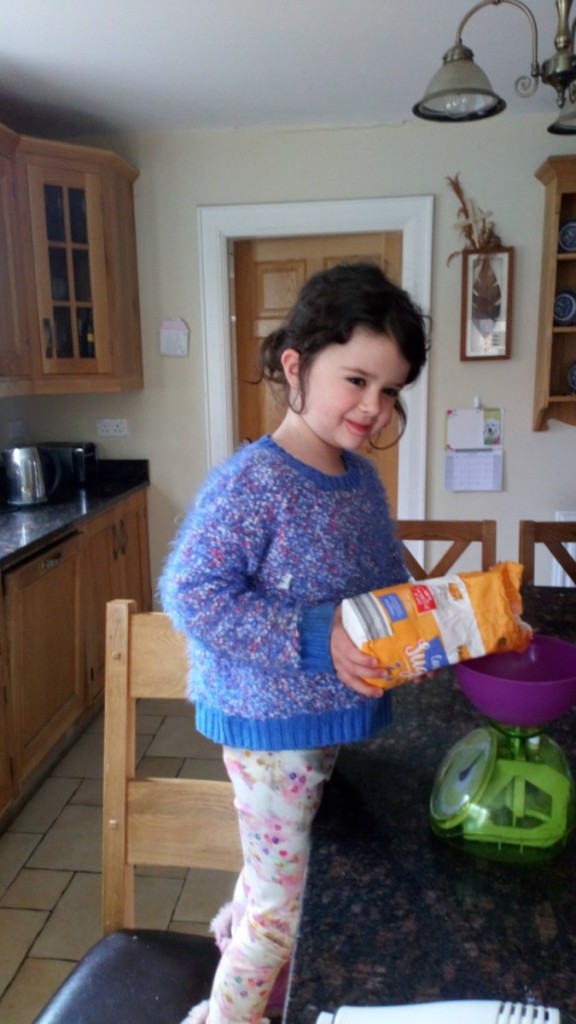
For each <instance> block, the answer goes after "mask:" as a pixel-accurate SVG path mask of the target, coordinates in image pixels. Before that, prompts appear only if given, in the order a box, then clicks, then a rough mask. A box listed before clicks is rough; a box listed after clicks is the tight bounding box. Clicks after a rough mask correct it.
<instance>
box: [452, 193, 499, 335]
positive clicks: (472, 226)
mask: <svg viewBox="0 0 576 1024" xmlns="http://www.w3.org/2000/svg"><path fill="white" fill-rule="evenodd" d="M446 180H447V181H448V184H449V185H450V188H451V189H452V191H453V192H454V194H455V195H456V197H457V198H458V199H459V201H460V206H459V209H458V223H457V224H456V225H455V227H457V228H458V230H459V231H460V233H461V234H462V235H463V236H464V238H465V239H466V245H464V247H463V248H462V249H459V250H457V251H456V252H453V253H451V254H450V256H449V257H448V261H447V262H448V264H449V263H450V261H451V260H452V259H453V258H454V256H457V255H459V254H460V253H462V252H466V251H473V252H477V253H478V257H477V258H476V259H474V260H473V264H472V266H473V279H472V303H471V310H470V315H471V319H472V322H473V323H474V325H475V327H476V328H477V330H478V332H479V333H480V335H481V337H482V338H483V340H484V343H485V344H486V345H487V344H488V343H489V340H490V338H491V336H492V332H493V331H494V328H495V326H496V324H497V322H498V320H499V318H500V313H501V309H502V292H501V288H500V284H499V282H498V278H497V277H496V274H495V273H494V270H493V267H492V264H491V260H490V255H491V254H492V253H494V252H497V251H498V250H499V249H502V240H501V238H500V236H499V235H498V233H497V232H496V225H495V224H494V221H493V220H489V217H491V216H492V211H489V212H488V213H484V211H483V210H481V209H480V207H479V206H477V205H476V203H475V202H474V200H473V199H468V198H467V196H466V195H465V193H464V189H463V188H462V185H461V183H460V176H459V175H458V174H457V175H456V176H455V177H454V178H450V177H448V178H447V179H446Z"/></svg>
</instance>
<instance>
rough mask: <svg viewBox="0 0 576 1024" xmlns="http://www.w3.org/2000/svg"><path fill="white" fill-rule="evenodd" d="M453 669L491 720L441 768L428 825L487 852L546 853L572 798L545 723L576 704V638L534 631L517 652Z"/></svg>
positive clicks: (570, 822)
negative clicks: (569, 639) (572, 640)
mask: <svg viewBox="0 0 576 1024" xmlns="http://www.w3.org/2000/svg"><path fill="white" fill-rule="evenodd" d="M456 677H457V680H458V683H459V685H460V687H461V689H462V690H463V692H464V693H465V694H466V696H467V697H468V698H469V700H470V701H471V702H472V703H473V704H474V705H475V707H477V708H478V710H479V711H481V712H482V713H483V714H484V715H485V717H486V719H487V723H486V725H485V726H481V727H479V728H476V729H473V730H472V732H470V733H468V735H466V736H464V737H463V738H462V739H460V740H458V742H457V743H455V745H454V746H453V747H451V749H450V750H449V751H448V753H447V754H446V755H445V757H444V758H443V760H442V762H441V764H440V767H439V768H438V771H437V774H436V778H435V780H434V785H433V788H432V794H431V797H430V823H431V826H432V829H433V831H434V833H435V834H436V835H438V836H441V837H443V838H445V839H446V840H448V841H449V842H450V843H451V844H453V845H456V846H458V847H460V848H462V849H464V850H466V851H468V852H470V853H474V854H475V855H476V856H480V857H486V858H489V859H491V860H499V861H510V862H514V863H526V864H528V863H538V862H541V861H545V860H549V859H551V858H552V857H554V856H555V855H556V854H557V853H559V852H560V851H561V850H562V849H563V848H564V847H565V845H566V843H567V841H568V839H569V836H570V834H571V832H572V831H573V829H574V826H575V823H576V797H575V786H574V779H573V776H572V773H571V770H570V766H569V764H568V761H567V759H566V757H565V755H564V753H563V751H562V749H561V747H560V746H559V745H558V743H556V742H555V741H554V740H553V739H551V737H550V736H548V735H547V734H546V732H545V731H544V728H545V726H546V725H547V724H548V723H549V722H551V721H553V720H554V719H555V718H557V717H559V716H560V715H562V714H564V713H565V712H566V711H568V710H569V709H570V707H571V706H572V705H573V704H574V703H576V646H575V645H574V644H570V643H567V642H565V641H563V640H557V639H555V638H554V637H539V636H536V637H535V638H534V639H533V641H532V642H531V644H530V646H529V647H528V648H527V650H526V651H524V652H522V653H516V652H514V653H508V654H496V655H489V656H487V657H484V658H476V659H473V660H471V661H467V662H461V663H460V664H459V665H457V666H456Z"/></svg>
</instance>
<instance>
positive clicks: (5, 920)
mask: <svg viewBox="0 0 576 1024" xmlns="http://www.w3.org/2000/svg"><path fill="white" fill-rule="evenodd" d="M175 704H176V702H175V701H167V702H165V703H163V702H162V701H141V702H140V704H139V707H138V747H139V749H138V756H139V758H140V761H139V772H140V773H141V774H144V775H164V776H169V775H182V776H186V777H188V778H210V779H212V778H214V779H219V778H225V772H224V768H223V766H222V761H221V750H220V747H218V746H216V745H215V744H213V743H210V742H209V741H208V740H206V739H204V738H203V737H202V736H199V735H198V733H197V732H196V731H195V729H194V716H193V710H192V709H191V708H190V707H189V706H188V705H186V704H185V703H184V702H182V704H180V703H178V704H177V708H176V712H175ZM102 748H103V720H102V716H100V717H99V718H98V719H96V720H95V721H94V723H93V724H92V725H91V726H90V727H89V729H88V730H87V732H85V733H84V735H83V736H81V737H80V739H79V740H78V741H77V743H76V744H75V746H74V747H73V748H72V749H71V750H70V751H69V752H68V754H67V755H66V756H65V757H64V759H63V760H62V761H61V762H60V763H59V764H58V765H57V767H56V768H55V770H54V771H53V773H52V774H51V775H50V777H49V778H47V779H46V781H45V782H44V784H43V785H42V787H41V789H39V790H38V792H37V793H36V794H35V795H34V796H33V797H32V799H31V800H30V802H29V803H28V804H27V805H26V807H24V808H23V810H22V811H21V813H20V814H19V815H18V817H17V818H16V820H15V821H14V822H13V823H12V825H11V826H10V827H9V829H8V830H7V831H6V832H5V833H4V834H3V835H2V836H0V1021H2V1024H31V1022H32V1021H33V1020H34V1018H35V1017H36V1015H37V1014H38V1013H39V1011H40V1010H41V1008H42V1007H43V1006H44V1004H45V1003H46V1002H47V1000H48V999H49V997H50V996H51V994H52V993H53V992H54V990H55V989H56V988H57V987H58V985H59V984H60V983H61V982H62V981H63V980H64V978H65V977H66V975H67V974H68V973H69V971H70V970H71V969H72V967H73V966H74V964H75V962H76V961H77V960H79V959H80V958H81V957H82V956H83V954H84V953H85V951H86V950H87V949H88V948H89V947H90V946H91V945H92V944H93V943H94V942H95V941H96V940H97V939H98V938H99V937H100V934H101V933H100V870H101V864H100V848H101V837H102V822H101V817H102V755H103V749H102ZM201 876H202V877H201V878H200V873H199V872H197V871H193V870H191V871H185V870H183V869H172V870H161V869H154V868H150V869H139V871H138V878H137V882H136V921H137V924H139V925H142V926H145V927H151V928H169V929H173V930H176V931H186V932H200V933H205V932H206V931H207V926H208V922H209V921H210V920H211V918H212V917H213V916H214V914H215V913H216V911H217V910H218V908H219V906H220V905H221V904H222V903H223V902H224V901H226V900H228V899H230V896H231V893H232V888H233V884H234V877H233V876H232V875H223V874H222V873H221V872H218V873H216V872H215V873H214V874H213V875H211V874H210V872H201Z"/></svg>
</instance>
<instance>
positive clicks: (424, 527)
mask: <svg viewBox="0 0 576 1024" xmlns="http://www.w3.org/2000/svg"><path fill="white" fill-rule="evenodd" d="M396 526H397V531H396V532H397V534H398V537H399V538H400V540H401V541H402V545H403V548H404V560H405V563H406V568H407V569H408V572H409V573H410V574H411V576H412V577H413V578H414V579H415V580H425V579H428V578H430V577H433V576H445V575H446V574H447V573H448V572H449V571H450V570H453V568H454V566H455V564H456V562H457V561H458V559H459V558H460V556H461V555H462V554H463V553H464V552H465V551H466V550H467V549H468V548H469V547H470V545H471V544H480V552H479V554H480V559H479V565H478V566H477V568H479V569H482V570H484V571H486V570H487V569H489V568H490V567H491V566H492V565H494V563H495V562H496V521H495V520H494V519H436V520H434V519H399V520H398V522H397V524H396ZM407 541H423V542H425V543H426V545H428V544H429V542H432V541H442V542H444V545H446V544H448V545H449V546H448V547H446V546H444V550H443V552H442V554H441V555H440V557H438V558H436V559H435V561H434V564H433V565H432V566H431V567H430V568H425V567H424V564H421V563H420V562H419V561H418V559H417V558H416V557H415V555H414V553H413V552H412V551H411V550H410V549H409V548H408V547H407V545H406V542H407ZM429 552H430V548H429V547H428V546H427V547H426V548H425V553H426V554H429Z"/></svg>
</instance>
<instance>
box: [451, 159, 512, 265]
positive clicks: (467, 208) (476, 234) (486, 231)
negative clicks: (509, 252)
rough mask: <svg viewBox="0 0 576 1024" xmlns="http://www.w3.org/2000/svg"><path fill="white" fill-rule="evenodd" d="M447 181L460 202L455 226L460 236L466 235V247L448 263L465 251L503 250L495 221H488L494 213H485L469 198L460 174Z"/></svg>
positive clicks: (458, 250)
mask: <svg viewBox="0 0 576 1024" xmlns="http://www.w3.org/2000/svg"><path fill="white" fill-rule="evenodd" d="M446 181H447V182H448V184H449V185H450V188H451V189H452V191H453V192H454V194H455V196H456V197H457V199H459V200H460V206H459V208H458V223H457V224H455V225H454V226H455V227H456V228H458V230H459V231H460V234H461V235H464V238H465V239H466V245H465V246H464V247H463V249H457V250H456V251H455V252H452V253H450V255H449V257H448V260H447V263H448V264H449V263H450V261H451V260H453V259H454V257H455V256H458V255H459V254H460V253H461V252H464V250H465V249H475V250H476V252H494V251H495V250H496V249H501V248H502V239H501V238H500V235H498V234H497V232H496V225H495V224H494V221H493V220H489V219H488V218H489V217H491V216H492V211H491V210H489V211H488V213H484V211H483V210H481V209H480V207H479V206H477V205H476V203H475V202H474V200H473V199H468V198H467V196H466V195H465V193H464V189H463V188H462V185H461V184H460V175H459V174H457V175H456V176H455V177H454V178H450V177H447V178H446Z"/></svg>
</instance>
